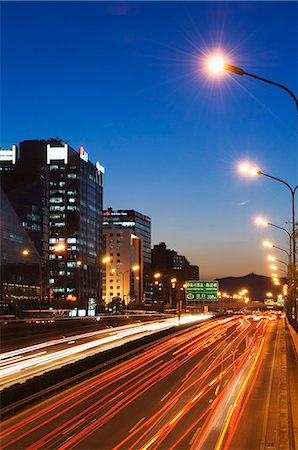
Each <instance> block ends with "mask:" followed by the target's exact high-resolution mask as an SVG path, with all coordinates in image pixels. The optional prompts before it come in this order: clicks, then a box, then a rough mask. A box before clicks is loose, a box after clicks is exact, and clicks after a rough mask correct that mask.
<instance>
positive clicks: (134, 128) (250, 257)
mask: <svg viewBox="0 0 298 450" xmlns="http://www.w3.org/2000/svg"><path fill="white" fill-rule="evenodd" d="M2 9H3V13H2V21H3V37H4V45H3V62H4V63H6V67H7V68H6V69H5V70H4V71H3V82H2V85H3V94H4V95H3V125H5V126H3V128H6V131H5V132H4V133H3V141H2V146H4V147H11V145H12V144H15V143H18V142H19V141H22V140H24V139H42V138H48V137H54V136H59V137H61V138H63V139H67V140H69V142H70V145H71V146H72V147H74V148H76V149H78V148H79V147H80V146H81V145H83V146H84V147H85V149H86V151H87V152H88V153H89V154H90V158H91V160H94V161H96V160H97V159H98V160H99V161H101V163H102V164H103V165H104V166H105V168H106V176H105V188H104V207H105V208H107V207H109V206H112V207H113V208H114V209H126V208H128V209H135V210H137V211H141V212H142V213H143V214H148V215H149V216H150V217H151V219H152V235H153V238H152V243H153V244H154V243H158V242H162V241H165V242H166V243H167V244H168V246H169V247H172V248H174V249H175V250H177V251H178V252H179V253H182V254H185V255H186V256H187V258H188V259H189V260H190V261H191V263H192V264H197V265H199V266H200V272H201V278H206V279H208V278H210V279H211V278H216V277H224V276H229V275H231V276H233V275H234V276H238V275H245V274H246V273H250V272H255V273H258V274H264V275H269V274H270V271H269V269H267V264H266V261H265V252H264V250H262V248H261V245H260V243H261V241H262V240H264V239H265V238H269V239H270V240H273V241H274V240H275V241H276V242H278V244H279V245H280V246H281V247H284V246H286V245H287V241H286V239H285V238H284V237H283V235H282V234H279V232H278V231H275V230H270V233H269V230H268V233H266V232H265V231H264V230H263V231H262V230H258V229H257V228H256V227H255V225H254V224H253V218H254V217H255V216H257V215H262V216H265V217H266V218H268V220H270V222H272V223H277V224H280V225H281V226H286V225H285V222H286V221H290V217H291V215H290V198H289V196H288V193H287V192H286V190H285V189H283V188H282V187H280V186H279V185H276V184H275V183H272V182H271V180H266V179H259V178H258V179H253V180H252V179H245V178H244V177H241V175H239V174H238V173H237V170H236V166H237V164H238V163H239V162H240V161H242V160H249V161H251V162H252V163H255V164H257V165H258V167H259V168H261V169H262V170H264V171H265V172H267V173H270V174H272V175H275V176H278V177H280V178H283V179H285V180H286V181H288V182H289V183H290V184H293V185H295V184H297V167H298V165H297V142H296V136H297V129H296V128H295V126H296V123H295V119H296V116H295V110H294V107H293V105H292V104H291V100H290V99H289V98H287V95H286V94H284V93H281V92H279V90H278V89H275V88H273V87H272V88H271V87H268V86H263V85H262V84H261V83H257V82H254V81H251V80H247V79H239V77H238V79H237V76H229V75H226V76H225V77H223V78H221V79H215V78H211V77H210V76H209V74H207V71H205V68H204V64H205V59H206V57H207V55H208V54H209V53H212V51H215V50H216V51H219V49H222V50H223V51H226V53H227V54H228V55H230V57H231V59H232V61H231V62H232V63H233V64H235V65H238V66H240V67H244V68H246V69H247V70H249V71H250V72H253V73H255V74H258V75H260V76H264V77H267V78H270V79H273V80H274V81H277V82H280V83H283V84H285V85H287V86H289V87H290V88H291V89H293V90H294V91H296V88H297V86H296V85H295V79H296V78H297V62H296V61H295V60H294V58H293V55H295V54H297V32H296V31H295V13H297V5H295V4H294V3H293V4H292V3H286V4H280V3H276V4H275V3H268V4H267V3H263V4H258V3H246V2H243V3H239V2H235V3H229V2H227V3H225V4H223V3H222V2H218V3H213V2H210V3H209V2H208V3H195V4H192V3H187V4H183V5H181V4H179V3H177V4H176V3H170V4H159V3H146V4H143V3H138V2H136V3H100V4H99V3H95V4H93V3H88V4H81V3H70V4H67V3H66V4H59V3H51V4H49V3H46V4H43V3H40V4H38V3H31V4H28V3H26V4H21V3H6V2H4V3H3V5H2ZM45 15H46V16H47V22H46V23H45V22H44V21H43V18H44V17H45ZM166 17H167V19H168V20H165V18H166ZM268 17H269V18H270V20H268ZM51 19H52V22H51ZM244 19H245V20H244ZM265 19H266V20H265ZM12 23H13V24H14V34H13V35H11V26H12ZM53 23H55V28H54V27H52V24H53ZM30 24H31V25H30ZM33 25H34V26H33ZM276 29H278V31H279V36H278V39H277V38H276V36H275V31H276ZM37 37H38V39H37ZM255 48H257V51H256V50H254V49H255ZM295 64H296V65H295ZM243 104H244V105H245V106H244V107H243ZM41 105H43V109H42V113H40V109H41ZM210 149H212V150H211V151H210ZM285 154H287V156H288V158H284V155H285Z"/></svg>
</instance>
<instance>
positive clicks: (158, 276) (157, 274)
mask: <svg viewBox="0 0 298 450" xmlns="http://www.w3.org/2000/svg"><path fill="white" fill-rule="evenodd" d="M153 277H154V278H160V277H161V273H159V272H157V273H155V274H154V275H153Z"/></svg>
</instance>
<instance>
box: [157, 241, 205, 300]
mask: <svg viewBox="0 0 298 450" xmlns="http://www.w3.org/2000/svg"><path fill="white" fill-rule="evenodd" d="M187 280H199V267H198V266H195V265H191V264H190V263H189V261H188V260H187V259H186V257H185V256H183V255H179V254H178V253H177V252H176V251H175V250H171V249H168V248H167V246H166V244H165V243H164V242H161V243H159V244H158V245H154V247H153V249H152V274H151V286H150V287H151V299H148V300H149V302H150V301H151V302H157V303H161V304H163V305H166V304H169V305H171V306H173V307H175V306H176V303H177V298H178V297H179V296H181V294H182V293H183V289H184V288H183V285H184V283H185V281H187ZM180 291H181V292H180Z"/></svg>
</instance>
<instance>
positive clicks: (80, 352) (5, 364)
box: [0, 319, 177, 389]
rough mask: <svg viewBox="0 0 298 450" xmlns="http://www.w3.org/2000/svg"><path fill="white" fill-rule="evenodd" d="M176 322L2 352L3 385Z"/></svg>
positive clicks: (21, 380)
mask: <svg viewBox="0 0 298 450" xmlns="http://www.w3.org/2000/svg"><path fill="white" fill-rule="evenodd" d="M176 322H177V320H175V319H174V320H173V319H171V320H162V321H155V322H150V323H146V324H142V323H138V324H133V325H126V326H123V327H117V328H114V329H109V330H108V332H107V330H101V331H98V332H90V333H85V334H82V335H75V336H71V337H69V338H63V339H59V340H55V341H49V342H44V343H41V344H39V345H35V346H30V347H27V348H22V349H18V350H16V351H12V352H7V353H4V354H1V355H0V358H1V361H0V375H1V380H2V382H1V387H2V389H3V388H4V387H8V386H10V385H11V384H15V383H17V382H23V381H25V380H26V379H28V378H31V377H33V376H36V375H40V374H42V373H44V372H45V371H48V370H52V369H55V368H59V367H61V366H62V365H65V364H67V363H71V362H75V361H77V360H78V359H82V358H85V357H87V356H90V355H93V354H95V353H97V352H98V351H105V350H108V349H109V348H113V347H115V346H119V345H122V344H123V343H125V342H129V341H131V340H134V339H136V338H139V337H143V336H146V335H148V334H151V333H154V332H156V331H160V330H162V329H167V328H170V327H171V326H173V325H174V324H176ZM99 347H100V349H99Z"/></svg>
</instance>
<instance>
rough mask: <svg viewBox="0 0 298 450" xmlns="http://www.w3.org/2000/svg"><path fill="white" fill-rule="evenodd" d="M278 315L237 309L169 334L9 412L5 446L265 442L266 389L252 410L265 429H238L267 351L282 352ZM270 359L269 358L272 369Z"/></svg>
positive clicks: (196, 446)
mask: <svg viewBox="0 0 298 450" xmlns="http://www.w3.org/2000/svg"><path fill="white" fill-rule="evenodd" d="M278 323H279V321H277V320H276V321H269V320H268V319H267V318H258V320H254V319H253V318H252V317H251V318H249V317H244V316H243V317H241V316H240V317H232V318H225V319H218V320H216V321H212V322H205V323H201V324H198V325H196V326H193V327H191V328H190V329H187V330H184V331H179V332H177V333H174V334H172V335H171V336H170V337H167V338H163V339H161V340H159V341H158V342H155V343H153V344H151V345H149V346H148V347H147V348H146V350H144V351H143V352H142V353H141V354H139V355H137V356H135V357H133V358H131V359H130V360H128V361H126V362H124V363H121V364H119V365H118V366H116V367H114V368H112V369H110V370H108V371H106V372H104V373H101V374H100V375H98V376H95V377H93V378H90V379H89V380H88V381H85V382H83V383H80V384H78V385H77V386H75V387H73V388H71V389H68V390H67V391H65V392H63V393H61V394H59V395H56V396H55V397H52V398H50V399H48V400H47V401H44V402H42V403H40V404H38V405H36V406H35V407H32V408H30V409H27V410H26V411H24V412H23V413H21V414H18V415H16V416H15V417H14V418H11V419H9V420H7V421H5V422H4V423H3V425H2V433H1V439H2V449H4V448H13V449H23V448H26V449H32V450H33V449H34V450H36V449H38V448H40V449H69V448H79V449H86V450H92V449H102V450H108V449H114V450H116V449H138V450H139V449H142V450H146V449H157V448H162V449H167V450H170V449H172V448H177V449H188V448H190V449H196V450H197V449H200V448H201V449H220V448H229V445H232V444H231V441H232V440H233V439H234V443H235V445H237V446H238V447H237V448H238V449H243V450H247V449H248V448H250V449H254V448H255V449H259V448H261V447H260V440H261V439H262V437H263V434H262V432H263V429H264V428H263V425H262V424H260V417H259V415H260V414H262V413H263V412H264V410H266V407H267V406H266V405H267V403H266V402H267V397H266V395H265V396H264V398H262V399H260V401H261V403H262V407H260V408H259V409H258V410H257V411H256V412H254V413H253V414H255V415H256V418H255V424H257V425H256V426H257V427H260V432H258V433H251V436H250V441H249V443H250V445H251V446H250V447H246V446H245V445H246V441H245V439H244V438H241V433H240V434H237V433H236V430H237V428H238V427H241V426H243V423H245V421H244V422H243V417H244V411H245V408H244V406H245V404H246V402H247V401H248V399H249V398H252V397H250V388H251V387H253V388H254V386H255V380H256V375H257V374H258V373H260V370H261V368H262V366H263V358H264V354H265V353H264V352H269V353H270V352H272V350H273V351H274V345H275V344H274V333H277V332H278V327H279V326H278ZM265 335H266V339H265V338H264V336H265ZM275 352H276V358H278V350H275ZM275 363H277V362H276V361H275ZM271 368H272V365H271V364H270V363H269V359H268V364H267V365H266V364H264V377H266V374H267V376H269V377H270V376H271V375H270V373H271V372H270V371H271V370H272V369H271ZM268 371H269V373H268ZM273 372H274V371H273ZM274 376H275V375H274V373H273V375H272V377H271V378H272V382H271V386H272V385H273V383H274ZM257 416H258V417H259V421H258V418H257ZM239 429H240V428H239ZM244 430H246V432H247V431H248V428H245V426H244ZM250 432H251V431H250ZM227 446H228V447H227ZM234 448H236V447H234Z"/></svg>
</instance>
